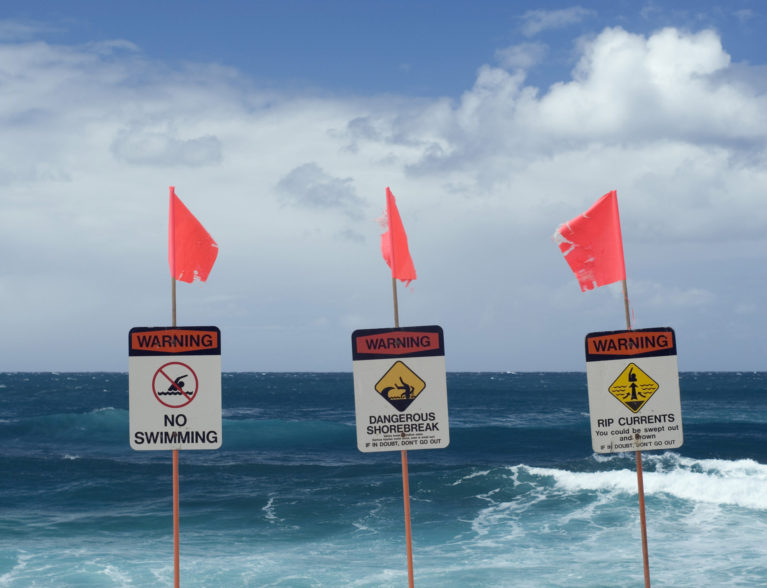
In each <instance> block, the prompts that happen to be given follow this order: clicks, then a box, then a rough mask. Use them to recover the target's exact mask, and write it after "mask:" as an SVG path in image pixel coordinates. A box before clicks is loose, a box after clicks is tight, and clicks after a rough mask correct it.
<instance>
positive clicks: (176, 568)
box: [168, 186, 181, 588]
mask: <svg viewBox="0 0 767 588" xmlns="http://www.w3.org/2000/svg"><path fill="white" fill-rule="evenodd" d="M174 209H175V206H174V205H173V186H171V187H170V213H169V219H168V220H169V222H168V228H169V231H170V239H169V245H170V259H171V277H170V280H171V288H170V291H171V326H173V327H175V326H176V219H175V211H174ZM172 455H173V476H172V478H173V588H179V587H180V585H181V565H180V559H181V558H180V555H179V552H180V538H179V535H180V531H179V526H180V525H179V497H178V495H179V489H178V449H174V450H173V451H172Z"/></svg>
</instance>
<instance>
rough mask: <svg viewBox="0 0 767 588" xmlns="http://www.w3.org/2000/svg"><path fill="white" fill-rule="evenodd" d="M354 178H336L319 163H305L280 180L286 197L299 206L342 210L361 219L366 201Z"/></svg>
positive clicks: (289, 201) (280, 188)
mask: <svg viewBox="0 0 767 588" xmlns="http://www.w3.org/2000/svg"><path fill="white" fill-rule="evenodd" d="M353 183H354V182H353V180H352V178H334V177H332V176H329V175H328V174H326V173H325V172H324V171H323V170H322V168H320V167H319V166H318V165H317V164H316V163H305V164H303V165H300V166H298V167H296V168H295V169H293V170H291V171H290V172H288V174H287V175H286V176H285V177H283V178H282V179H281V180H280V181H279V182H278V183H277V188H278V190H279V191H280V192H281V193H282V194H283V200H284V201H285V202H287V203H289V204H292V205H294V206H300V207H310V208H316V209H339V210H341V211H342V212H343V213H344V214H346V215H348V216H350V217H351V218H355V219H359V218H361V216H362V214H361V212H360V208H361V206H362V204H363V200H362V199H361V198H360V197H359V196H357V194H356V193H355V191H354V186H353Z"/></svg>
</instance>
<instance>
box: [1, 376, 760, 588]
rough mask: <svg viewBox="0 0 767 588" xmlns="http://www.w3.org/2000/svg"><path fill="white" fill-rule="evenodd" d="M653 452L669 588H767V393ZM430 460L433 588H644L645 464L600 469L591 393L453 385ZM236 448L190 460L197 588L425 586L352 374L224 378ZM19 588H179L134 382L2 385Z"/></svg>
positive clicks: (420, 509) (735, 386) (14, 581)
mask: <svg viewBox="0 0 767 588" xmlns="http://www.w3.org/2000/svg"><path fill="white" fill-rule="evenodd" d="M680 387H681V393H682V412H683V423H684V435H685V444H684V446H683V447H682V448H680V449H679V450H676V451H670V452H645V453H644V454H643V455H644V470H645V476H644V485H645V493H646V504H647V524H648V543H649V552H650V567H651V575H652V581H653V585H656V586H675V587H676V586H695V587H699V586H765V585H767V373H685V374H682V375H681V378H680ZM448 397H449V407H450V421H451V444H450V447H448V448H446V449H440V450H426V451H411V452H409V453H408V457H409V466H410V490H411V495H412V497H411V500H412V502H411V508H412V519H413V545H414V561H415V584H416V586H419V587H424V586H438V587H440V588H448V587H467V586H482V587H485V586H514V587H545V586H568V587H572V586H590V587H597V586H604V587H616V586H642V585H643V582H644V580H643V571H642V551H641V543H640V528H639V513H638V508H637V489H636V473H635V461H634V455H633V453H632V454H611V455H601V456H600V455H596V454H594V453H593V452H592V450H591V441H590V433H589V428H588V414H587V413H588V406H587V396H586V377H585V374H584V373H518V374H515V373H453V374H448ZM223 406H224V422H223V445H222V448H221V449H220V450H216V451H183V452H181V456H180V479H181V482H180V486H181V490H180V495H181V584H182V586H227V587H229V586H289V587H304V586H305V587H309V586H333V587H337V586H356V587H374V586H375V587H377V586H406V585H407V566H406V557H405V545H404V536H405V533H404V523H403V503H402V480H401V466H400V454H399V452H393V453H378V454H362V453H360V452H358V451H357V449H356V438H355V423H354V405H353V392H352V376H351V374H350V373H338V374H313V373H293V374H277V373H236V374H224V377H223ZM0 447H2V451H1V452H0V472H2V478H1V479H2V481H1V482H0V512H1V513H2V514H1V515H0V586H12V587H30V586H46V587H48V586H56V587H62V586H64V587H66V586H171V585H172V583H173V539H172V520H171V458H170V453H169V452H164V451H144V452H137V451H133V450H131V449H130V447H129V439H128V377H127V374H117V373H61V374H51V373H35V374H31V373H6V374H0Z"/></svg>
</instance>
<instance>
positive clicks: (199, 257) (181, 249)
mask: <svg viewBox="0 0 767 588" xmlns="http://www.w3.org/2000/svg"><path fill="white" fill-rule="evenodd" d="M217 255H218V245H217V244H216V242H215V241H214V240H213V238H212V237H211V236H210V235H209V234H208V231H206V230H205V227H203V226H202V225H201V224H200V221H198V220H197V219H196V218H195V217H194V215H193V214H192V213H191V212H189V209H188V208H187V207H186V206H184V203H183V202H181V199H180V198H179V197H178V196H176V191H175V188H174V187H173V186H171V187H170V215H169V219H168V264H169V265H170V275H171V276H172V277H173V278H175V279H176V280H180V281H182V282H193V281H195V280H201V281H203V282H204V281H205V280H207V279H208V274H209V273H210V270H211V268H212V267H213V263H214V262H215V261H216V256H217Z"/></svg>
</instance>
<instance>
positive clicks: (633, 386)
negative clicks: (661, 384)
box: [610, 363, 658, 412]
mask: <svg viewBox="0 0 767 588" xmlns="http://www.w3.org/2000/svg"><path fill="white" fill-rule="evenodd" d="M657 389H658V382H656V381H655V380H653V379H652V378H651V377H650V376H648V375H647V374H646V373H644V372H643V371H642V370H641V369H640V368H639V367H638V366H637V364H635V363H630V364H628V365H627V366H626V369H624V370H623V371H622V372H621V375H620V376H618V377H617V378H616V379H615V381H614V382H613V383H612V385H611V386H610V394H612V395H613V396H615V397H616V398H617V399H618V400H620V401H621V402H622V403H623V404H624V406H626V407H628V409H629V410H630V411H631V412H639V409H640V408H642V407H643V406H644V404H645V402H647V401H648V400H650V397H651V396H652V395H653V393H654V392H655V391H656V390H657Z"/></svg>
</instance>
